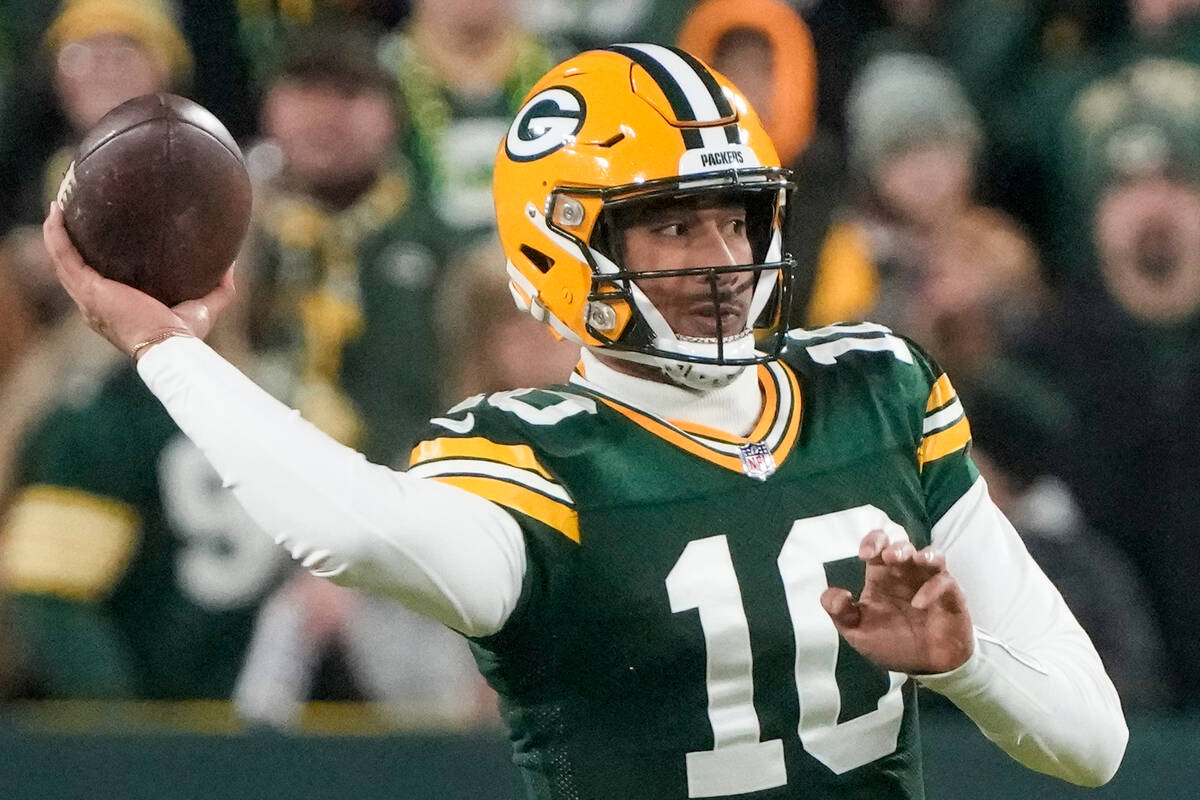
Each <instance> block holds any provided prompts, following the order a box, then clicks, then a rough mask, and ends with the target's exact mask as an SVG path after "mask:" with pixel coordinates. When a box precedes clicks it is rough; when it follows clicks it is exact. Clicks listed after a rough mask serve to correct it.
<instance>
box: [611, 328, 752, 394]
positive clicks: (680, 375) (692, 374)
mask: <svg viewBox="0 0 1200 800" xmlns="http://www.w3.org/2000/svg"><path fill="white" fill-rule="evenodd" d="M670 344H671V346H672V349H673V350H675V351H677V352H679V353H680V354H683V355H691V356H701V357H705V358H716V357H717V342H716V340H715V339H711V340H710V339H705V340H691V339H672V340H671V342H670ZM589 349H590V350H591V351H592V352H593V353H594V354H595V355H597V356H599V357H601V358H613V359H620V360H621V361H632V362H634V363H637V364H644V365H646V366H649V367H653V368H655V369H656V370H657V371H658V372H660V373H662V375H663V377H665V378H666V379H667V380H668V381H669V382H671V383H674V384H676V385H678V386H683V387H684V388H687V389H695V390H698V391H705V390H708V389H720V388H721V387H722V386H728V385H729V384H731V383H733V382H734V381H735V380H737V377H738V376H739V375H741V374H742V372H743V371H744V370H745V369H746V367H747V366H749V365H748V364H703V363H697V362H691V361H681V360H679V359H675V358H668V357H666V356H655V355H649V354H647V353H637V352H633V351H630V350H615V349H612V348H608V347H592V348H589ZM724 350H725V355H726V357H732V358H750V357H751V356H753V354H754V334H753V332H752V331H750V330H746V331H743V332H742V333H741V334H738V335H737V336H727V337H725V342H724Z"/></svg>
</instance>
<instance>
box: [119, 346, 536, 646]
mask: <svg viewBox="0 0 1200 800" xmlns="http://www.w3.org/2000/svg"><path fill="white" fill-rule="evenodd" d="M138 372H139V374H140V375H141V376H142V379H143V380H144V381H145V382H146V385H147V386H149V387H150V391H152V392H153V393H154V394H155V396H157V397H158V399H159V400H160V401H162V404H163V405H164V406H166V409H167V411H168V412H169V413H170V415H171V417H172V418H173V419H174V420H175V422H176V423H177V424H178V425H179V427H180V429H181V430H182V431H183V432H184V433H185V434H187V436H188V437H189V438H190V439H191V440H192V441H193V442H195V443H196V445H197V446H199V447H200V449H201V450H202V451H203V452H204V454H205V456H207V457H208V460H209V461H210V462H211V463H212V465H213V467H214V468H215V469H216V471H217V473H218V474H219V475H220V476H221V479H222V481H223V482H224V484H225V485H226V486H227V487H229V488H231V489H233V492H234V494H235V495H236V496H237V498H238V500H239V501H240V502H241V503H242V505H244V506H245V507H246V510H247V512H249V514H250V516H251V517H253V518H254V520H255V521H256V522H257V523H258V524H259V525H260V526H261V527H262V528H263V530H265V531H266V532H267V533H268V534H269V535H270V536H272V537H273V538H274V539H275V541H276V542H277V543H278V544H280V545H282V546H283V547H285V548H286V549H287V550H288V551H289V552H290V553H291V554H292V557H293V558H295V559H296V560H297V561H299V562H300V563H301V564H303V565H304V566H305V567H307V568H308V569H310V570H311V571H312V572H313V573H314V574H316V575H320V576H323V577H328V578H332V579H333V580H334V581H336V582H337V583H340V584H343V585H345V586H353V587H356V588H360V589H365V590H368V591H371V592H374V593H377V594H380V595H383V596H386V597H389V598H392V599H394V600H397V601H399V602H401V603H404V604H405V605H407V606H408V607H409V608H412V609H413V610H415V611H418V612H420V613H423V614H426V615H428V616H430V617H433V618H434V619H436V620H438V621H439V622H442V623H444V624H445V625H448V626H449V627H451V628H453V629H455V630H457V631H460V632H462V633H464V634H466V635H468V636H481V635H486V634H490V633H495V632H496V631H498V630H499V629H500V628H501V627H502V626H503V625H504V622H505V621H506V620H507V619H508V616H509V615H510V614H511V613H512V610H513V608H514V607H515V605H516V603H517V599H518V597H519V596H520V593H521V581H522V579H523V577H524V574H525V543H524V537H523V536H522V534H521V531H520V528H519V527H518V525H517V522H516V520H515V519H513V517H512V516H511V515H510V514H508V512H506V511H505V510H503V509H502V508H501V507H500V506H497V505H495V504H493V503H491V502H489V501H487V500H484V499H482V498H480V497H477V496H475V495H473V494H470V493H468V492H465V491H462V490H460V489H457V488H455V487H453V486H447V485H444V484H441V483H438V482H436V481H432V480H424V479H421V478H417V477H414V476H411V475H405V474H404V473H401V472H396V471H394V470H391V469H388V468H386V467H382V466H379V465H378V464H372V463H370V462H368V461H367V460H366V458H365V457H363V456H362V454H360V453H357V452H355V451H354V450H351V449H350V448H347V447H343V446H342V445H340V444H338V443H337V442H335V441H334V440H332V439H330V438H329V437H327V436H325V434H323V433H321V432H320V431H318V430H317V429H316V428H314V427H313V426H312V425H310V424H308V423H307V422H305V421H304V420H303V419H302V418H301V417H300V415H299V414H298V413H297V412H295V411H293V410H291V409H289V408H287V407H286V406H285V405H283V404H282V403H279V402H278V401H276V400H275V399H274V398H273V397H271V396H270V395H269V394H267V393H266V392H265V391H263V390H262V389H260V388H259V387H258V386H256V385H255V384H254V383H253V382H252V381H251V380H250V379H249V378H247V377H246V376H244V375H242V373H240V372H238V370H237V369H235V368H234V367H233V366H232V365H230V364H229V363H228V362H226V361H225V360H224V359H222V358H221V357H220V356H218V355H217V354H216V353H215V352H214V351H213V350H212V349H210V348H209V347H208V346H207V345H205V344H204V343H203V342H201V341H200V340H199V339H192V338H185V337H176V338H173V339H169V340H167V341H166V342H163V343H162V344H158V345H155V346H154V347H152V348H151V349H150V350H148V351H147V352H146V354H145V355H144V356H142V358H141V359H140V360H139V361H138Z"/></svg>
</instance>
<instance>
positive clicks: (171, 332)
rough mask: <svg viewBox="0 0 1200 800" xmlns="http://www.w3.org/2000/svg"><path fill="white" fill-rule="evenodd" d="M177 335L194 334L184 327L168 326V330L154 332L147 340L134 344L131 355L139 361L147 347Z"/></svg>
mask: <svg viewBox="0 0 1200 800" xmlns="http://www.w3.org/2000/svg"><path fill="white" fill-rule="evenodd" d="M175 336H188V337H190V336H192V332H191V331H188V330H184V329H183V328H167V329H166V330H162V331H159V332H158V333H156V334H154V335H153V336H151V337H150V338H149V339H147V340H146V341H144V342H138V343H137V344H135V345H134V346H133V349H132V350H130V351H129V357H130V358H132V359H133V360H134V361H137V360H138V356H139V355H140V354H141V352H142V351H143V350H145V349H146V348H147V347H150V346H151V345H155V344H158V343H159V342H165V341H166V340H167V339H170V338H173V337H175Z"/></svg>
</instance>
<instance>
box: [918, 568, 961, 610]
mask: <svg viewBox="0 0 1200 800" xmlns="http://www.w3.org/2000/svg"><path fill="white" fill-rule="evenodd" d="M963 599H964V598H963V594H962V589H961V588H960V587H959V585H958V581H956V580H954V576H953V575H951V574H950V573H949V572H939V573H937V574H936V575H934V576H933V577H932V578H930V579H929V580H927V581H925V583H924V584H922V586H921V588H920V589H918V590H917V593H916V594H915V595H913V599H912V607H913V608H915V609H917V610H918V611H925V610H927V609H930V608H932V607H933V606H934V605H938V604H941V605H944V606H945V607H946V608H949V609H951V610H958V609H960V608H962V607H964V605H965V604H964V602H963Z"/></svg>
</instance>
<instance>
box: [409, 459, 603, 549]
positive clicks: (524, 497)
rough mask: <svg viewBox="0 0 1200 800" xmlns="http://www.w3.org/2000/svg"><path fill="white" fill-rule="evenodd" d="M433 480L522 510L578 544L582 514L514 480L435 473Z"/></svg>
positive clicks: (431, 477)
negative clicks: (580, 516)
mask: <svg viewBox="0 0 1200 800" xmlns="http://www.w3.org/2000/svg"><path fill="white" fill-rule="evenodd" d="M430 480H435V481H440V482H442V483H448V484H450V485H451V486H457V487H458V488H460V489H465V490H466V491H468V492H470V493H471V494H474V495H478V496H479V497H482V498H484V499H485V500H491V501H492V502H493V503H496V504H498V505H502V506H505V507H506V508H511V509H513V510H514V511H520V512H521V513H522V514H525V515H526V516H530V517H533V518H534V519H536V520H537V521H538V522H541V523H542V524H544V525H548V526H550V527H551V528H554V530H556V531H558V532H559V533H561V534H562V535H563V536H565V537H567V538H568V539H570V540H571V541H572V542H575V543H576V544H578V543H579V513H578V512H576V511H575V509H573V508H571V507H570V506H568V505H565V504H563V503H560V502H558V501H557V500H553V499H551V498H549V497H546V496H545V495H544V494H540V493H538V492H535V491H533V490H532V489H529V488H526V487H524V486H520V485H518V484H515V483H509V482H508V481H505V480H501V479H499V478H489V477H486V476H483V475H434V476H430Z"/></svg>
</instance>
